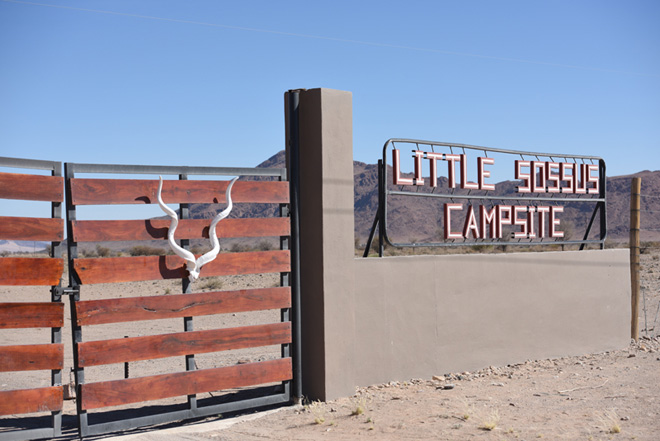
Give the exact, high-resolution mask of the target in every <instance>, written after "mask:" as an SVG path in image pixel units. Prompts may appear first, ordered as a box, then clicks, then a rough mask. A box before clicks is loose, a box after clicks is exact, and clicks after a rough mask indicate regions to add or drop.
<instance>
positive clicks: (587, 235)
mask: <svg viewBox="0 0 660 441" xmlns="http://www.w3.org/2000/svg"><path fill="white" fill-rule="evenodd" d="M599 209H600V204H598V205H596V206H595V207H594V211H593V212H592V213H591V219H590V220H589V224H587V229H586V230H585V232H584V237H583V238H582V240H583V241H585V240H587V238H588V237H589V233H591V227H592V226H593V224H594V220H595V219H596V213H597V212H598V210H599ZM599 242H600V240H599ZM585 245H586V243H582V245H580V251H582V250H584V246H585Z"/></svg>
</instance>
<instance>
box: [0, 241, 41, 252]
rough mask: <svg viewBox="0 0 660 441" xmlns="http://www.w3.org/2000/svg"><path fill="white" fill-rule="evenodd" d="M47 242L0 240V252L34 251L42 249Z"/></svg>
mask: <svg viewBox="0 0 660 441" xmlns="http://www.w3.org/2000/svg"><path fill="white" fill-rule="evenodd" d="M47 245H49V244H48V243H47V242H35V241H22V240H0V252H6V253H36V252H40V251H44V250H45V249H46V246H47Z"/></svg>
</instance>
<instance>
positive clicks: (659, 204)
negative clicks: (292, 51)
mask: <svg viewBox="0 0 660 441" xmlns="http://www.w3.org/2000/svg"><path fill="white" fill-rule="evenodd" d="M284 166H285V157H284V151H280V152H279V153H277V154H275V155H273V156H272V157H270V158H269V159H267V160H266V161H264V162H262V163H261V164H259V165H258V166H257V167H260V168H282V167H284ZM388 173H391V168H390V169H388ZM636 176H639V177H641V178H642V195H643V197H642V205H641V208H642V213H641V219H642V220H641V225H642V232H641V233H642V234H641V237H642V241H660V171H648V170H646V171H642V172H639V173H636V174H634V175H627V176H613V177H608V178H607V215H608V238H609V239H610V240H613V241H618V242H626V241H627V240H628V235H629V222H630V221H629V217H630V181H631V179H632V178H633V177H636ZM241 179H246V180H263V179H270V178H259V177H255V178H241ZM353 180H354V185H355V187H354V198H355V199H354V200H355V205H354V209H355V237H356V239H357V240H358V241H360V242H361V243H364V242H366V239H367V236H368V235H369V230H370V228H371V225H372V223H373V220H374V216H375V214H376V210H377V207H378V170H377V166H376V164H365V163H363V162H358V161H354V162H353ZM440 181H441V184H440V185H442V184H444V183H445V182H446V178H440ZM516 185H517V183H516V182H514V181H503V182H500V183H498V184H496V190H495V191H494V192H493V193H494V194H498V195H515V194H516V193H515V186H516ZM392 188H394V187H392ZM420 191H428V188H426V189H421V190H420ZM443 202H444V201H441V200H430V199H429V198H417V197H394V196H393V197H391V198H390V203H389V207H388V208H389V209H388V223H389V232H390V236H391V238H392V239H395V240H401V241H412V240H413V239H414V240H417V241H430V240H434V239H435V240H437V239H438V238H439V236H440V234H441V231H440V228H439V227H440V226H441V219H442V214H443V212H442V205H441V204H442V203H443ZM463 202H465V201H463ZM223 207H224V204H222V205H209V204H191V206H190V212H191V217H193V218H207V219H210V218H212V217H213V216H215V215H216V214H217V212H218V210H219V209H222V208H223ZM234 207H235V208H234V210H233V211H232V213H231V215H230V217H271V216H276V215H278V214H279V206H278V205H277V204H236V205H235V206H234ZM592 209H593V204H565V212H564V213H562V214H561V215H560V218H561V222H562V229H563V230H564V231H566V232H567V233H569V234H570V235H571V236H572V238H580V237H582V235H583V234H584V230H585V227H586V224H587V222H588V221H589V219H590V217H591V211H592ZM456 229H458V228H456ZM593 231H594V232H597V231H598V224H597V222H596V225H594V227H593ZM257 242H258V241H257ZM270 243H271V245H272V246H274V247H275V246H278V245H277V240H276V238H272V239H271V240H270ZM154 244H155V246H160V247H163V248H167V245H166V243H165V242H164V241H156V242H154ZM195 244H197V245H199V246H201V247H202V248H207V247H208V240H195V241H193V245H195ZM234 244H238V245H241V244H246V245H250V246H255V245H256V242H255V240H251V239H230V240H223V241H222V243H221V246H222V247H223V249H226V248H230V247H231V246H233V245H234ZM46 245H47V244H46V243H45V242H36V243H35V242H17V241H7V240H1V241H0V252H34V251H35V250H36V251H40V250H43V249H44V248H45V247H46ZM105 245H107V246H108V247H110V248H111V249H113V250H114V251H117V250H125V249H128V248H130V246H131V245H134V244H132V243H127V242H119V243H106V244H105ZM95 246H96V245H95V244H84V245H83V248H84V249H89V250H93V249H94V247H95Z"/></svg>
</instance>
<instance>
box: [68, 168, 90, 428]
mask: <svg viewBox="0 0 660 441" xmlns="http://www.w3.org/2000/svg"><path fill="white" fill-rule="evenodd" d="M73 168H74V165H72V164H69V163H65V164H64V176H65V187H64V188H65V199H66V221H67V222H66V236H67V238H68V240H67V252H68V259H67V260H68V266H69V288H70V289H72V290H73V295H71V296H69V305H70V307H71V338H72V340H73V366H74V374H75V375H74V377H75V382H76V408H77V413H78V436H79V437H80V438H83V437H84V436H86V435H87V433H88V430H89V426H88V424H87V411H85V410H84V409H83V408H82V399H81V395H82V394H81V389H82V387H81V386H82V385H83V384H85V370H84V368H82V367H80V364H79V360H78V349H77V348H78V343H81V342H82V327H81V326H80V325H78V324H77V323H78V313H77V311H76V302H78V301H80V280H79V279H78V275H77V274H76V272H75V269H74V268H73V259H76V258H77V257H78V244H77V243H76V242H74V240H73V222H74V221H75V220H76V206H75V205H73V202H72V201H73V198H72V197H71V180H72V179H73V177H74V174H75V172H74V170H73Z"/></svg>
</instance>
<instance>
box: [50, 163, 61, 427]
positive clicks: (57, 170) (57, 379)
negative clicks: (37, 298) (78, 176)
mask: <svg viewBox="0 0 660 441" xmlns="http://www.w3.org/2000/svg"><path fill="white" fill-rule="evenodd" d="M51 175H52V176H62V164H61V163H55V164H53V170H52V172H51ZM50 215H51V217H52V218H54V219H61V218H62V203H61V202H52V203H51V210H50ZM50 257H53V258H55V259H62V242H51V244H50ZM51 301H52V302H58V303H59V302H61V301H62V282H61V281H60V283H58V284H57V286H52V287H51ZM50 336H51V337H50V342H51V343H55V344H59V343H62V328H51V334H50ZM51 386H62V370H61V369H54V370H52V371H51ZM52 416H53V435H55V436H59V435H61V434H62V411H61V410H58V411H54V412H53V413H52Z"/></svg>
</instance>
